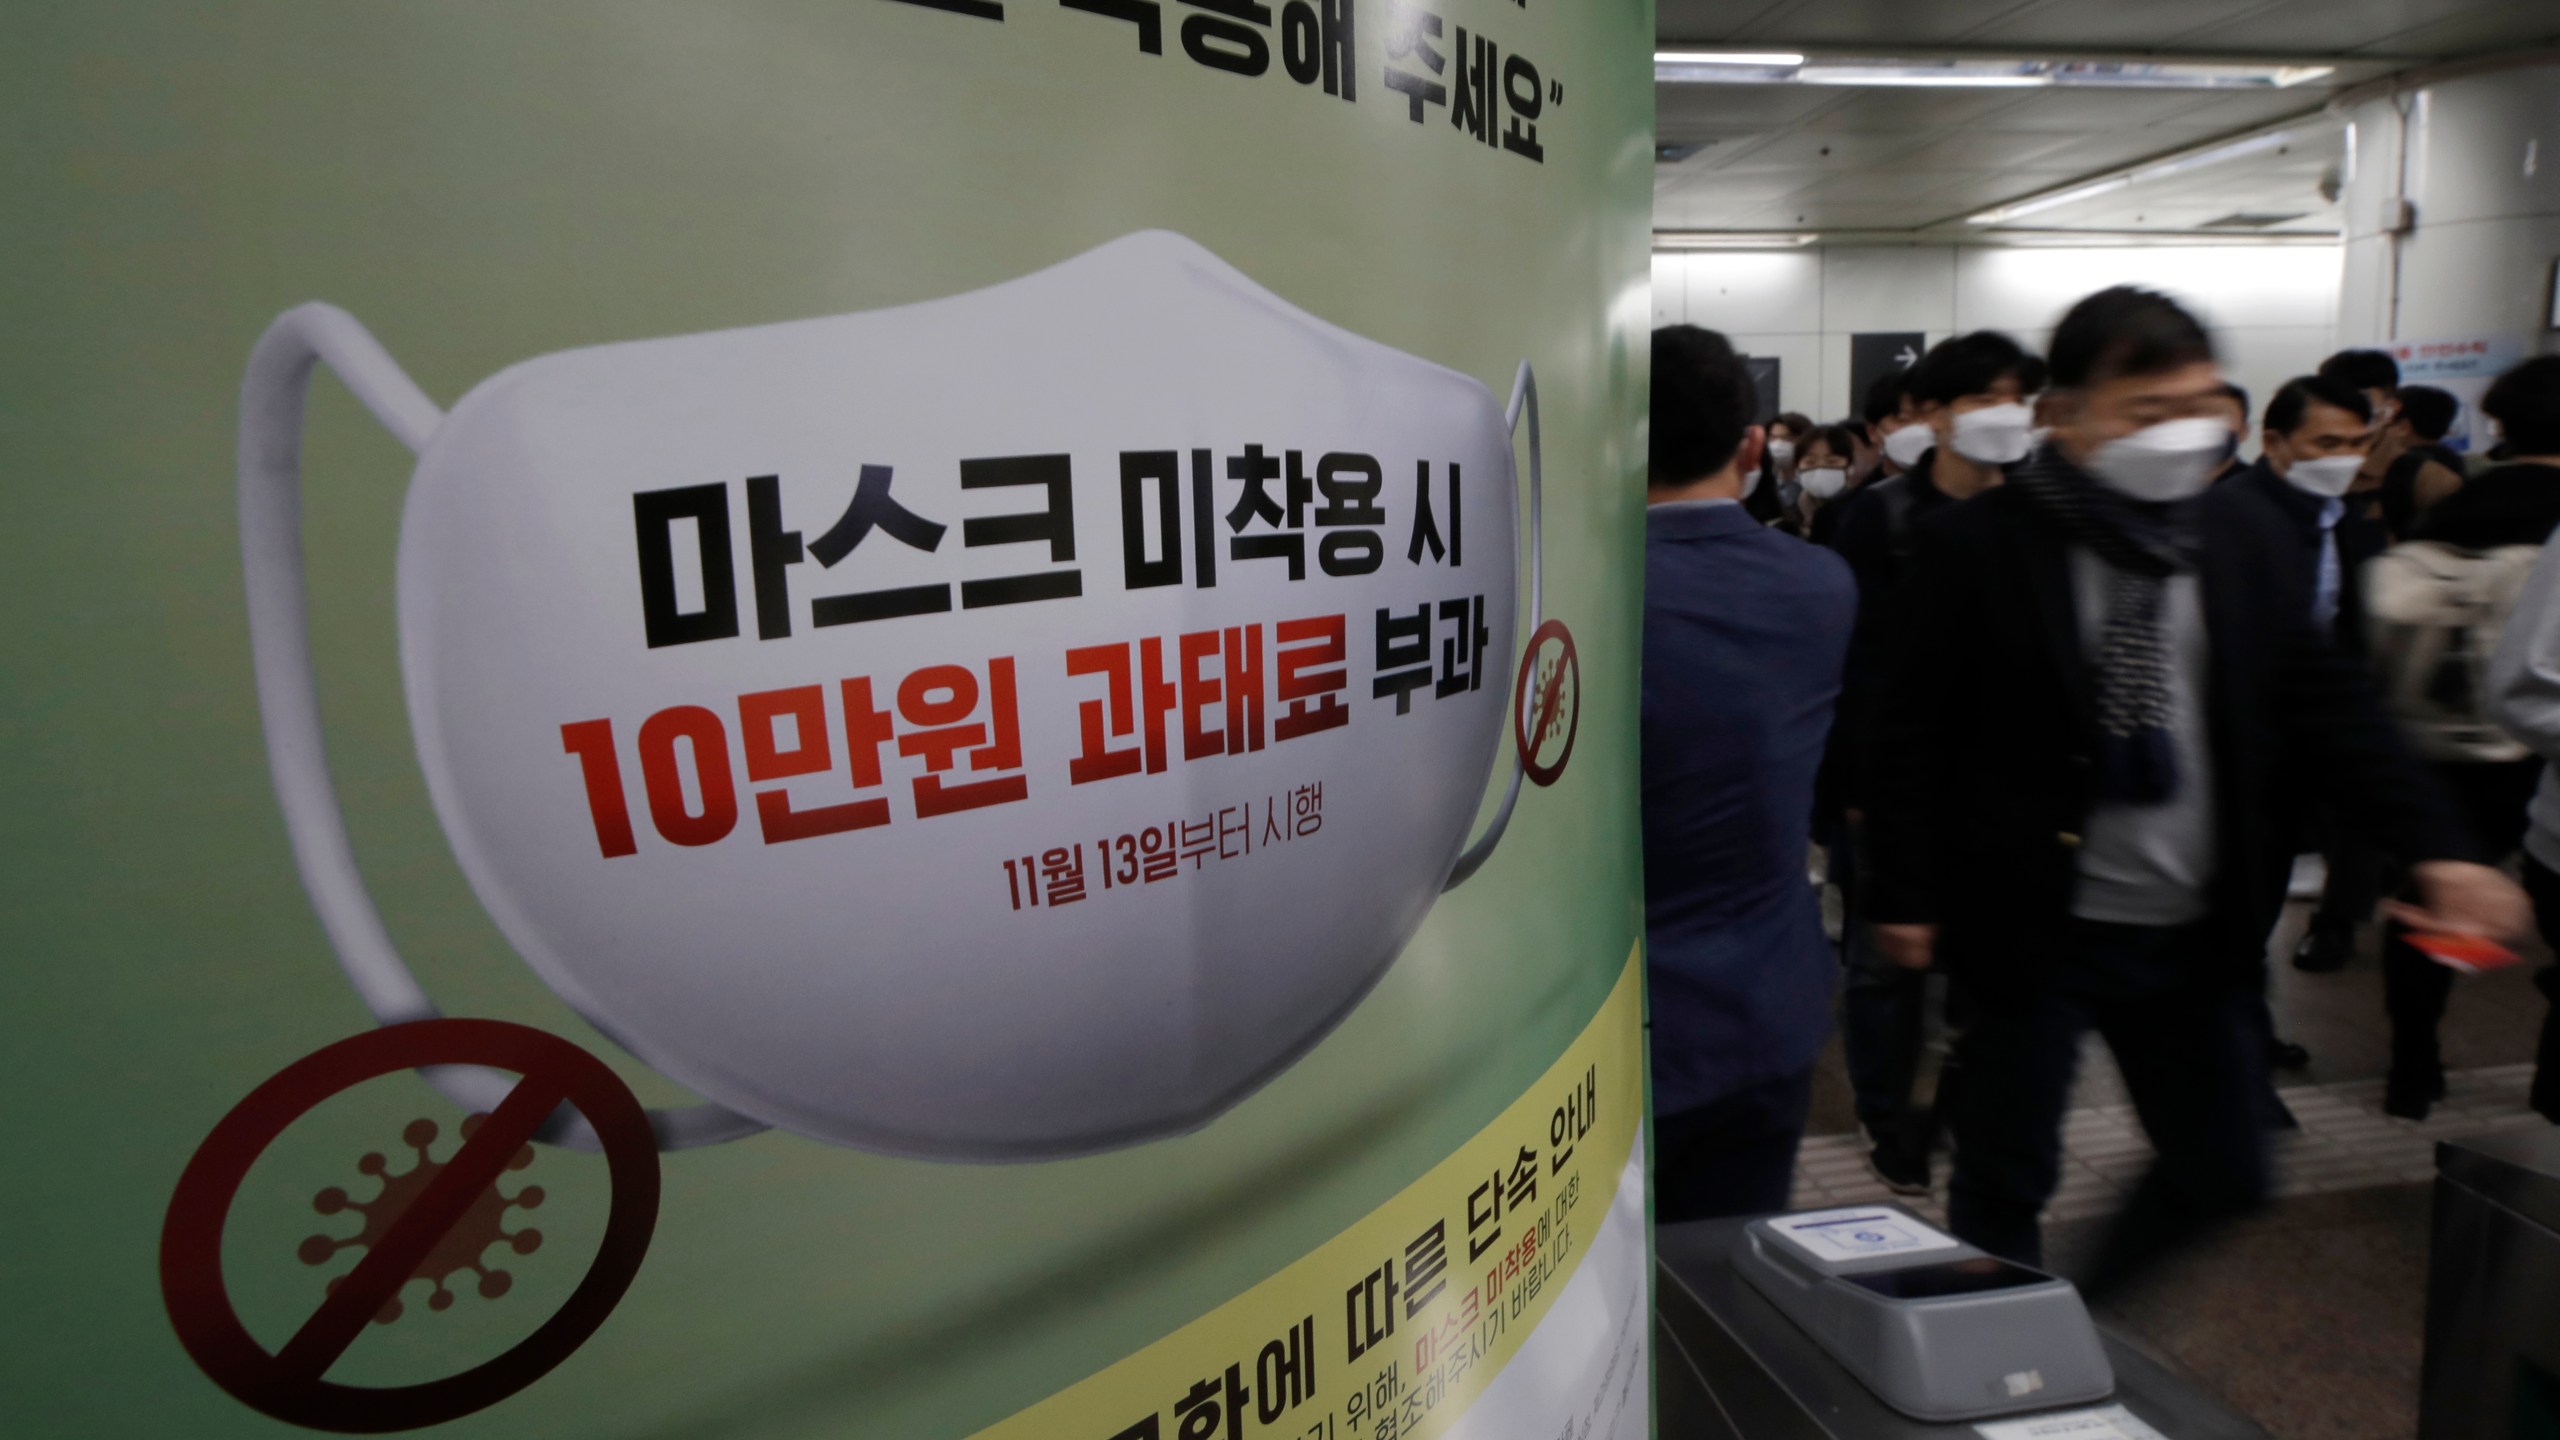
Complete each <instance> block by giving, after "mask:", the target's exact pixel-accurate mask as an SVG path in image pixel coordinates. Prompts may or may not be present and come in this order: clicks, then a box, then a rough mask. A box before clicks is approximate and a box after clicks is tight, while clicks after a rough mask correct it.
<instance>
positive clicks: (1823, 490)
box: [1796, 465, 1849, 500]
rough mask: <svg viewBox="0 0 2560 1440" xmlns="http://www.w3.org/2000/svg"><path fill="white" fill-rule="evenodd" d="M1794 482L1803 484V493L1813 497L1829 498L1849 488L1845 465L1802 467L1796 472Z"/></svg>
mask: <svg viewBox="0 0 2560 1440" xmlns="http://www.w3.org/2000/svg"><path fill="white" fill-rule="evenodd" d="M1796 483H1797V484H1799V485H1801V486H1803V487H1804V493H1806V494H1807V495H1810V496H1812V497H1813V498H1814V499H1816V500H1829V499H1831V498H1832V497H1834V496H1836V495H1838V494H1839V493H1840V492H1841V491H1843V490H1846V489H1848V488H1849V472H1848V470H1847V469H1846V468H1845V467H1843V466H1838V465H1825V466H1822V467H1821V468H1819V469H1812V468H1808V469H1803V470H1799V471H1797V472H1796Z"/></svg>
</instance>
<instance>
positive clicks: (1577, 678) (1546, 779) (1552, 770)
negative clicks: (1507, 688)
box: [1511, 620, 1582, 789]
mask: <svg viewBox="0 0 2560 1440" xmlns="http://www.w3.org/2000/svg"><path fill="white" fill-rule="evenodd" d="M1550 640H1553V641H1555V642H1556V643H1557V644H1558V645H1560V646H1562V647H1563V650H1562V651H1561V652H1560V653H1559V654H1558V655H1557V656H1556V671H1555V676H1554V678H1553V679H1551V680H1549V681H1547V682H1544V683H1542V684H1540V686H1539V687H1538V694H1537V696H1536V699H1537V702H1538V722H1537V725H1536V727H1535V728H1534V729H1533V728H1531V726H1530V723H1529V701H1530V699H1531V696H1530V693H1529V681H1530V678H1531V677H1532V676H1535V675H1536V674H1537V673H1538V652H1539V651H1540V650H1542V649H1544V648H1546V644H1547V642H1548V641H1550ZM1566 671H1571V672H1573V699H1572V702H1571V705H1572V708H1571V709H1570V710H1569V711H1568V712H1567V717H1566V721H1565V731H1564V748H1563V749H1562V750H1559V751H1557V752H1556V763H1554V764H1553V765H1541V764H1539V763H1538V742H1539V741H1540V740H1543V739H1545V738H1546V733H1547V730H1548V729H1549V728H1550V726H1551V724H1552V722H1553V721H1554V719H1555V707H1556V706H1558V705H1560V704H1564V703H1565V701H1564V698H1563V688H1564V687H1563V680H1564V675H1565V672H1566ZM1581 738H1582V657H1581V656H1580V655H1579V654H1577V653H1575V651H1574V648H1573V632H1572V631H1570V630H1567V629H1566V628H1564V622H1563V621H1561V620H1550V621H1548V622H1547V623H1545V624H1544V625H1541V626H1539V627H1538V630H1537V633H1536V634H1534V635H1531V636H1530V637H1529V645H1528V648H1527V649H1525V650H1523V651H1521V652H1520V678H1519V680H1518V681H1516V682H1514V683H1513V685H1512V687H1511V740H1512V743H1513V744H1514V745H1515V746H1517V747H1518V748H1519V752H1520V768H1521V770H1522V771H1524V772H1526V773H1527V775H1528V777H1529V779H1530V780H1531V782H1533V783H1534V784H1536V785H1537V786H1538V787H1539V788H1541V789H1544V788H1545V787H1547V786H1549V785H1553V784H1554V783H1556V781H1558V780H1560V779H1562V778H1564V767H1565V764H1566V762H1568V761H1570V760H1572V759H1573V742H1574V741H1576V740H1578V739H1581Z"/></svg>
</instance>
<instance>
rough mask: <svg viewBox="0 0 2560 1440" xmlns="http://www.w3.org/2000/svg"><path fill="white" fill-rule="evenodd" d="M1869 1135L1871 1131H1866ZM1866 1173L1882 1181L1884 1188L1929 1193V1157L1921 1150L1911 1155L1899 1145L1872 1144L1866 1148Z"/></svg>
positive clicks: (1900, 1193) (1897, 1193)
mask: <svg viewBox="0 0 2560 1440" xmlns="http://www.w3.org/2000/svg"><path fill="white" fill-rule="evenodd" d="M1868 1133H1869V1136H1870V1138H1872V1136H1873V1134H1874V1132H1872V1131H1870V1132H1868ZM1867 1173H1868V1174H1870V1175H1873V1176H1875V1177H1876V1178H1877V1179H1878V1180H1881V1181H1883V1182H1884V1188H1886V1189H1887V1190H1890V1191H1892V1192H1893V1193H1894V1194H1896V1195H1912V1196H1919V1195H1926V1194H1928V1193H1929V1182H1930V1174H1929V1156H1928V1154H1927V1153H1926V1152H1925V1151H1924V1152H1922V1153H1920V1154H1917V1155H1915V1154H1912V1153H1911V1152H1910V1148H1909V1147H1907V1146H1901V1145H1884V1144H1879V1145H1874V1146H1870V1147H1869V1148H1868V1150H1867Z"/></svg>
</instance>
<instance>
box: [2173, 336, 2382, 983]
mask: <svg viewBox="0 0 2560 1440" xmlns="http://www.w3.org/2000/svg"><path fill="white" fill-rule="evenodd" d="M2373 420H2374V411H2373V401H2372V400H2371V399H2370V398H2369V397H2368V396H2367V395H2366V394H2365V393H2364V392H2363V391H2362V390H2359V389H2357V388H2356V387H2354V386H2352V385H2349V384H2347V383H2345V382H2344V381H2341V380H2331V379H2324V378H2322V377H2320V376H2317V375H2309V376H2304V377H2303V378H2302V379H2299V380H2295V381H2292V382H2290V383H2288V384H2287V385H2286V386H2285V387H2284V388H2283V389H2282V390H2279V391H2277V392H2276V396H2275V398H2274V399H2273V400H2270V401H2269V402H2268V403H2267V422H2266V434H2265V437H2264V438H2265V442H2266V454H2265V458H2264V459H2261V460H2260V461H2259V462H2258V463H2257V464H2256V465H2254V466H2252V467H2250V468H2249V469H2248V470H2247V471H2246V472H2244V473H2242V474H2241V475H2240V476H2238V477H2237V478H2235V479H2233V480H2231V481H2230V482H2229V483H2227V484H2224V485H2221V486H2218V487H2216V488H2215V489H2214V491H2213V492H2212V493H2211V494H2209V495H2207V496H2206V497H2205V499H2204V501H2203V506H2204V512H2203V513H2204V515H2205V517H2206V522H2207V523H2209V524H2211V523H2227V524H2234V525H2239V526H2243V527H2254V528H2255V529H2258V530H2261V531H2264V532H2266V533H2270V534H2276V535H2281V536H2283V537H2285V539H2286V541H2287V543H2286V544H2285V546H2284V548H2283V549H2282V551H2281V552H2279V553H2278V554H2277V555H2276V556H2274V557H2272V558H2274V559H2277V560H2279V561H2280V562H2282V563H2283V564H2284V565H2285V566H2286V567H2287V570H2288V573H2289V574H2290V575H2291V576H2292V579H2291V582H2290V583H2291V586H2292V589H2293V593H2294V594H2295V595H2296V596H2297V597H2298V598H2299V600H2300V602H2301V606H2302V612H2303V613H2304V614H2305V615H2308V616H2310V617H2311V623H2312V626H2313V628H2315V629H2317V630H2319V631H2320V632H2321V633H2322V634H2324V635H2326V636H2328V637H2329V639H2330V641H2331V642H2332V643H2333V644H2335V645H2336V646H2337V647H2338V649H2339V650H2340V651H2341V652H2342V653H2344V654H2347V655H2350V656H2355V657H2359V658H2361V657H2362V656H2363V655H2364V654H2365V651H2366V646H2365V637H2364V584H2363V576H2364V567H2365V563H2366V562H2367V561H2369V560H2371V559H2373V558H2374V557H2375V556H2377V555H2379V554H2381V553H2382V552H2383V551H2384V550H2385V549H2386V548H2388V547H2389V544H2390V538H2389V536H2387V535H2386V534H2384V532H2383V529H2382V527H2381V525H2379V524H2377V523H2376V522H2375V521H2374V520H2372V519H2371V518H2369V517H2367V516H2366V515H2364V514H2363V513H2362V511H2361V510H2360V508H2359V507H2357V506H2353V505H2350V504H2348V503H2347V500H2346V495H2347V492H2348V491H2349V490H2351V489H2353V488H2354V486H2355V482H2356V479H2357V477H2358V476H2359V475H2360V474H2361V473H2362V472H2363V470H2364V467H2365V461H2366V459H2367V458H2368V457H2369V456H2370V455H2371V454H2372V452H2373V445H2374V440H2375V430H2374V424H2373ZM2307 778H2308V779H2309V781H2310V782H2311V784H2312V785H2313V786H2314V787H2315V788H2314V789H2313V791H2312V792H2311V793H2307V794H2304V795H2301V796H2298V797H2296V799H2295V807H2294V810H2293V813H2294V814H2296V815H2309V816H2313V817H2315V820H2314V822H2313V823H2314V825H2315V827H2316V832H2317V835H2318V838H2319V840H2320V841H2321V849H2322V852H2323V853H2324V855H2325V856H2326V858H2327V860H2328V870H2329V878H2328V886H2327V889H2326V890H2325V891H2324V892H2323V893H2322V895H2321V897H2320V908H2319V910H2318V912H2317V913H2315V914H2314V915H2313V916H2312V917H2311V924H2310V926H2309V928H2308V929H2306V930H2305V931H2304V933H2303V936H2302V941H2301V944H2300V945H2299V946H2298V947H2297V948H2296V949H2295V951H2294V956H2293V963H2294V965H2295V967H2296V968H2297V969H2302V970H2308V971H2318V972H2325V971H2333V970H2342V969H2344V968H2346V964H2347V961H2348V959H2349V957H2350V956H2351V955H2352V954H2353V953H2354V949H2355V937H2356V927H2358V926H2360V925H2362V924H2363V923H2364V922H2365V921H2367V920H2369V919H2371V918H2372V917H2373V904H2374V900H2375V898H2376V896H2377V894H2378V893H2379V891H2380V889H2381V875H2380V873H2379V872H2380V869H2381V865H2380V857H2378V856H2377V855H2376V854H2375V853H2374V851H2373V849H2372V847H2370V846H2367V845H2365V844H2363V843H2362V842H2360V841H2359V840H2357V839H2356V837H2355V836H2354V835H2353V834H2351V833H2349V832H2348V831H2347V830H2346V829H2345V827H2343V826H2341V825H2339V824H2337V823H2336V822H2335V820H2334V819H2333V818H2331V812H2332V811H2333V810H2334V807H2333V806H2331V805H2330V804H2329V803H2328V800H2327V796H2326V794H2325V793H2324V792H2325V790H2326V786H2325V784H2323V783H2322V782H2323V777H2320V776H2316V775H2315V776H2310V777H2307ZM2286 868H2287V869H2288V870H2289V868H2290V867H2286ZM2289 879H2290V875H2289V874H2284V875H2272V876H2270V877H2269V879H2268V883H2269V885H2270V886H2271V887H2272V890H2273V892H2274V893H2275V894H2277V895H2281V894H2282V893H2283V889H2284V887H2285V886H2286V884H2287V883H2288V881H2289ZM2276 903H2277V905H2278V906H2279V908H2281V905H2282V901H2281V900H2278V901H2277V902H2276Z"/></svg>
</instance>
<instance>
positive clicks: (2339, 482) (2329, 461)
mask: <svg viewBox="0 0 2560 1440" xmlns="http://www.w3.org/2000/svg"><path fill="white" fill-rule="evenodd" d="M2363 473H2364V457H2363V456H2361V455H2323V456H2321V457H2320V458H2319V459H2317V460H2296V461H2294V462H2293V468H2292V469H2290V470H2287V471H2286V472H2284V478H2285V479H2286V481H2288V482H2289V483H2291V484H2292V485H2293V487H2294V488H2295V489H2297V490H2304V491H2308V492H2309V493H2311V494H2313V495H2318V496H2320V497H2322V498H2323V499H2329V500H2334V499H2336V498H2338V497H2339V496H2341V495H2344V494H2346V493H2347V487H2348V486H2350V485H2353V484H2355V483H2356V477H2357V476H2358V475H2361V474H2363Z"/></svg>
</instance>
